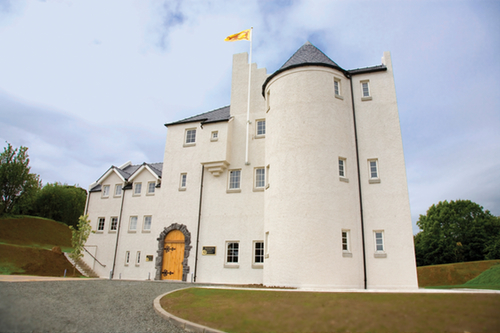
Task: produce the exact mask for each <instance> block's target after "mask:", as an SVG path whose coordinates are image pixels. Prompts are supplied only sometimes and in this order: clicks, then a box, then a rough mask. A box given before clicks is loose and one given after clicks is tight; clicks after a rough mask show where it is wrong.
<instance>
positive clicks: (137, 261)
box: [135, 251, 141, 265]
mask: <svg viewBox="0 0 500 333" xmlns="http://www.w3.org/2000/svg"><path fill="white" fill-rule="evenodd" d="M135 264H136V265H140V264H141V251H137V256H136V257H135Z"/></svg>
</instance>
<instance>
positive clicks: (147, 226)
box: [142, 216, 153, 231]
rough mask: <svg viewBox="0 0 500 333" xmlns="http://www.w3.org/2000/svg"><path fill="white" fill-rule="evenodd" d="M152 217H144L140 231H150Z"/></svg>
mask: <svg viewBox="0 0 500 333" xmlns="http://www.w3.org/2000/svg"><path fill="white" fill-rule="evenodd" d="M152 219H153V217H152V216H144V224H143V226H142V230H144V231H151V221H152Z"/></svg>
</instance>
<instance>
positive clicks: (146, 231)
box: [142, 230, 151, 234]
mask: <svg viewBox="0 0 500 333" xmlns="http://www.w3.org/2000/svg"><path fill="white" fill-rule="evenodd" d="M142 233H143V234H150V233H151V230H143V231H142Z"/></svg>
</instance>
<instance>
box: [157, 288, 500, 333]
mask: <svg viewBox="0 0 500 333" xmlns="http://www.w3.org/2000/svg"><path fill="white" fill-rule="evenodd" d="M161 305H162V307H163V308H164V309H165V310H166V311H168V312H170V313H172V314H174V315H176V316H178V317H180V318H184V319H187V320H190V321H193V322H196V323H199V324H202V325H206V326H209V327H213V328H217V329H220V330H223V331H227V332H347V331H351V332H366V331H369V332H387V331H398V332H445V331H448V332H464V331H468V332H498V331H500V316H498V309H499V308H500V296H499V295H491V294H404V293H401V294H400V293H397V294H396V293H384V294H382V293H311V292H291V291H253V290H219V289H198V288H191V289H185V290H181V291H178V292H175V293H172V294H169V295H166V296H165V297H163V298H162V300H161Z"/></svg>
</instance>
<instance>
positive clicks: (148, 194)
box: [146, 193, 155, 197]
mask: <svg viewBox="0 0 500 333" xmlns="http://www.w3.org/2000/svg"><path fill="white" fill-rule="evenodd" d="M146 195H147V196H150V197H152V196H153V195H155V194H154V193H146Z"/></svg>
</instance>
